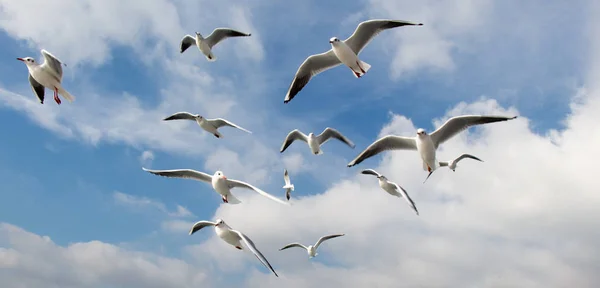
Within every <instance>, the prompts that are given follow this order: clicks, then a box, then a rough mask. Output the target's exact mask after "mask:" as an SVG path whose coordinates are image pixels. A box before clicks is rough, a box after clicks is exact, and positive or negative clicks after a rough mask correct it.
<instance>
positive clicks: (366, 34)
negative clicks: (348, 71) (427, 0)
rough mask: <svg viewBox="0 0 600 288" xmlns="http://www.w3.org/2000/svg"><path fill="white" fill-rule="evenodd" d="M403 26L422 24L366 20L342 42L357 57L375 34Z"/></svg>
mask: <svg viewBox="0 0 600 288" xmlns="http://www.w3.org/2000/svg"><path fill="white" fill-rule="evenodd" d="M405 25H423V24H421V23H413V22H408V21H402V20H382V19H374V20H367V21H364V22H361V23H360V24H358V26H357V27H356V30H354V33H353V34H352V35H351V36H350V37H348V39H346V40H344V42H345V43H346V45H348V46H349V47H350V49H352V51H354V53H356V55H358V53H360V51H362V49H363V48H365V46H367V44H369V42H371V40H373V38H375V36H377V34H379V33H381V31H383V30H387V29H391V28H396V27H400V26H405Z"/></svg>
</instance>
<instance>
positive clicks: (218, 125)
mask: <svg viewBox="0 0 600 288" xmlns="http://www.w3.org/2000/svg"><path fill="white" fill-rule="evenodd" d="M207 121H208V122H209V123H210V124H211V125H213V126H215V127H216V128H217V129H218V128H221V127H223V126H229V127H233V128H237V129H240V130H242V131H245V132H248V133H250V134H252V132H250V131H248V130H246V129H244V128H242V127H240V126H238V125H236V124H233V123H232V122H230V121H227V120H225V119H223V118H215V119H207Z"/></svg>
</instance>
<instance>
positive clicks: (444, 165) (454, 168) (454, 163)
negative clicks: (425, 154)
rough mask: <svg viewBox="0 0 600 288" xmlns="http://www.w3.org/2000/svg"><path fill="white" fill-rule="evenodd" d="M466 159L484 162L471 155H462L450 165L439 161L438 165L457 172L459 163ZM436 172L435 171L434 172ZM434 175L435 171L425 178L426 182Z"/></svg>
mask: <svg viewBox="0 0 600 288" xmlns="http://www.w3.org/2000/svg"><path fill="white" fill-rule="evenodd" d="M465 158H469V159H473V160H477V161H479V162H483V160H481V159H479V158H477V157H475V156H473V155H471V154H462V155H460V156H458V157H457V158H456V159H454V160H452V161H450V163H448V162H447V161H439V162H438V164H439V165H440V167H446V166H447V167H448V168H450V170H452V171H454V172H456V165H457V164H458V162H459V161H460V160H462V159H465ZM434 171H435V170H434ZM432 173H433V171H431V172H429V174H428V175H427V178H425V181H427V179H429V176H431V174H432ZM425 181H423V183H425Z"/></svg>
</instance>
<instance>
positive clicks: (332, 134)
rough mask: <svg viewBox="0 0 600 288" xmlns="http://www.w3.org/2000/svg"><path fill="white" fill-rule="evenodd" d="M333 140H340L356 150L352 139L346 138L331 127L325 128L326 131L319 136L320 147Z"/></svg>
mask: <svg viewBox="0 0 600 288" xmlns="http://www.w3.org/2000/svg"><path fill="white" fill-rule="evenodd" d="M331 138H335V139H338V140H340V141H342V142H344V143H346V145H348V146H350V147H351V148H354V147H355V146H356V145H354V143H352V141H350V139H348V138H346V136H344V135H342V133H340V132H339V131H337V130H335V129H333V128H331V127H327V128H325V130H323V132H321V134H319V135H318V136H317V141H318V142H319V145H322V144H324V143H325V142H327V141H329V139H331Z"/></svg>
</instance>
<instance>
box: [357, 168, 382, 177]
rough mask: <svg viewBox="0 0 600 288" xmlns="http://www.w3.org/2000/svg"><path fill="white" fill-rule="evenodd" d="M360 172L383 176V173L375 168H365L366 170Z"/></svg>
mask: <svg viewBox="0 0 600 288" xmlns="http://www.w3.org/2000/svg"><path fill="white" fill-rule="evenodd" d="M360 173H362V174H367V175H375V176H376V177H381V174H379V172H377V171H375V170H373V169H365V170H362V171H360Z"/></svg>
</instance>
